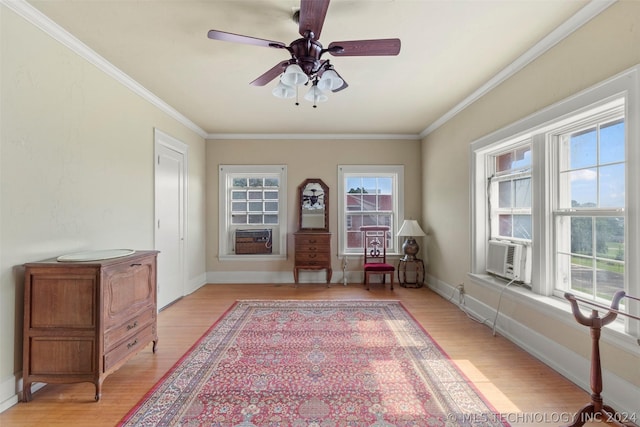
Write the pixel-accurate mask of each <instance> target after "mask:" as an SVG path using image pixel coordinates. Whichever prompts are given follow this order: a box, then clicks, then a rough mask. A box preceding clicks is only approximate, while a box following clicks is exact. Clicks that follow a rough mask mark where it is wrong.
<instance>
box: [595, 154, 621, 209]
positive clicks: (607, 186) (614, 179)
mask: <svg viewBox="0 0 640 427" xmlns="http://www.w3.org/2000/svg"><path fill="white" fill-rule="evenodd" d="M599 191H600V199H599V200H600V203H599V206H600V207H606V208H623V207H624V204H625V203H624V202H625V185H624V163H622V164H620V163H619V164H615V165H610V166H602V167H601V168H600V189H599Z"/></svg>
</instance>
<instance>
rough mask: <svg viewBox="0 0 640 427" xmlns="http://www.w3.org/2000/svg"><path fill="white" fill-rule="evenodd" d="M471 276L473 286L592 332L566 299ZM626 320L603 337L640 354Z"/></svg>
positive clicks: (485, 276) (609, 327) (483, 276)
mask: <svg viewBox="0 0 640 427" xmlns="http://www.w3.org/2000/svg"><path fill="white" fill-rule="evenodd" d="M468 276H469V278H471V280H472V281H473V283H475V284H477V285H479V286H482V287H484V288H489V289H492V290H495V291H499V292H502V291H503V290H504V294H506V295H511V297H512V298H514V299H516V298H517V300H518V301H519V302H521V303H522V304H525V305H527V306H529V307H531V308H534V309H536V310H538V311H540V312H541V313H542V314H543V315H545V316H547V317H550V318H552V319H554V320H557V321H560V322H562V323H564V324H566V325H569V326H571V327H572V328H574V329H576V330H580V331H583V332H588V328H587V327H585V326H583V325H580V324H578V322H576V320H575V318H574V317H573V313H572V311H571V304H569V302H568V301H566V300H564V299H562V298H558V297H556V296H545V295H538V294H535V293H533V292H532V291H531V289H529V288H528V287H527V286H526V285H519V284H515V283H514V284H512V285H509V286H508V287H507V288H506V289H505V286H506V285H507V284H508V283H509V282H508V281H506V280H501V279H499V278H496V277H494V276H490V275H488V274H474V273H468ZM585 310H587V308H586V306H585V308H583V312H585ZM587 314H588V312H587ZM623 318H624V316H618V318H617V320H616V321H614V322H612V323H610V324H609V325H607V326H605V329H606V331H607V333H606V334H603V335H602V337H601V339H602V341H604V342H607V343H609V344H612V345H614V346H616V347H619V348H621V349H623V350H625V351H628V352H629V353H632V354H637V355H640V345H639V344H640V339H638V338H635V337H633V336H632V335H630V334H628V333H626V332H625V330H624V324H625V322H624V321H623V320H622V319H623Z"/></svg>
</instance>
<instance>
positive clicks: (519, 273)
mask: <svg viewBox="0 0 640 427" xmlns="http://www.w3.org/2000/svg"><path fill="white" fill-rule="evenodd" d="M487 272H488V273H491V274H495V275H496V276H500V277H503V278H505V279H508V280H513V281H516V282H522V283H525V284H530V283H531V247H530V246H525V245H522V244H519V243H513V242H502V241H498V240H489V247H488V251H487Z"/></svg>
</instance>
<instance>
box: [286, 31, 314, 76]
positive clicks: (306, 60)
mask: <svg viewBox="0 0 640 427" xmlns="http://www.w3.org/2000/svg"><path fill="white" fill-rule="evenodd" d="M289 50H290V52H291V55H292V56H293V58H294V59H295V60H296V62H297V64H298V65H299V66H300V68H302V70H303V71H304V73H305V74H306V75H308V76H311V75H312V74H314V73H315V72H317V71H318V68H319V65H320V55H321V54H322V44H320V42H318V41H316V40H312V39H309V38H301V39H298V40H296V41H294V42H293V43H291V45H290V46H289Z"/></svg>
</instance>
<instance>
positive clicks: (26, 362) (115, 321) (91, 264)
mask: <svg viewBox="0 0 640 427" xmlns="http://www.w3.org/2000/svg"><path fill="white" fill-rule="evenodd" d="M157 253H158V252H157V251H136V252H134V253H133V254H131V255H128V256H123V257H119V258H113V259H107V260H101V261H83V262H58V261H57V260H56V259H52V260H47V261H42V262H36V263H28V264H25V289H24V336H23V400H24V401H25V402H28V401H29V400H30V399H31V384H32V383H34V382H43V383H73V382H92V383H94V384H95V387H96V394H95V400H99V399H100V396H101V390H102V382H103V381H104V379H105V378H106V376H107V375H109V374H111V373H113V372H114V371H115V370H116V369H118V368H119V367H120V366H122V365H123V364H124V363H125V362H126V361H127V360H128V359H130V358H131V357H133V356H134V355H135V354H136V353H138V351H139V350H141V349H143V348H144V347H145V346H146V345H147V344H149V343H150V342H152V341H153V352H154V353H155V351H156V345H157V343H158V334H157V303H156V258H157Z"/></svg>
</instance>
